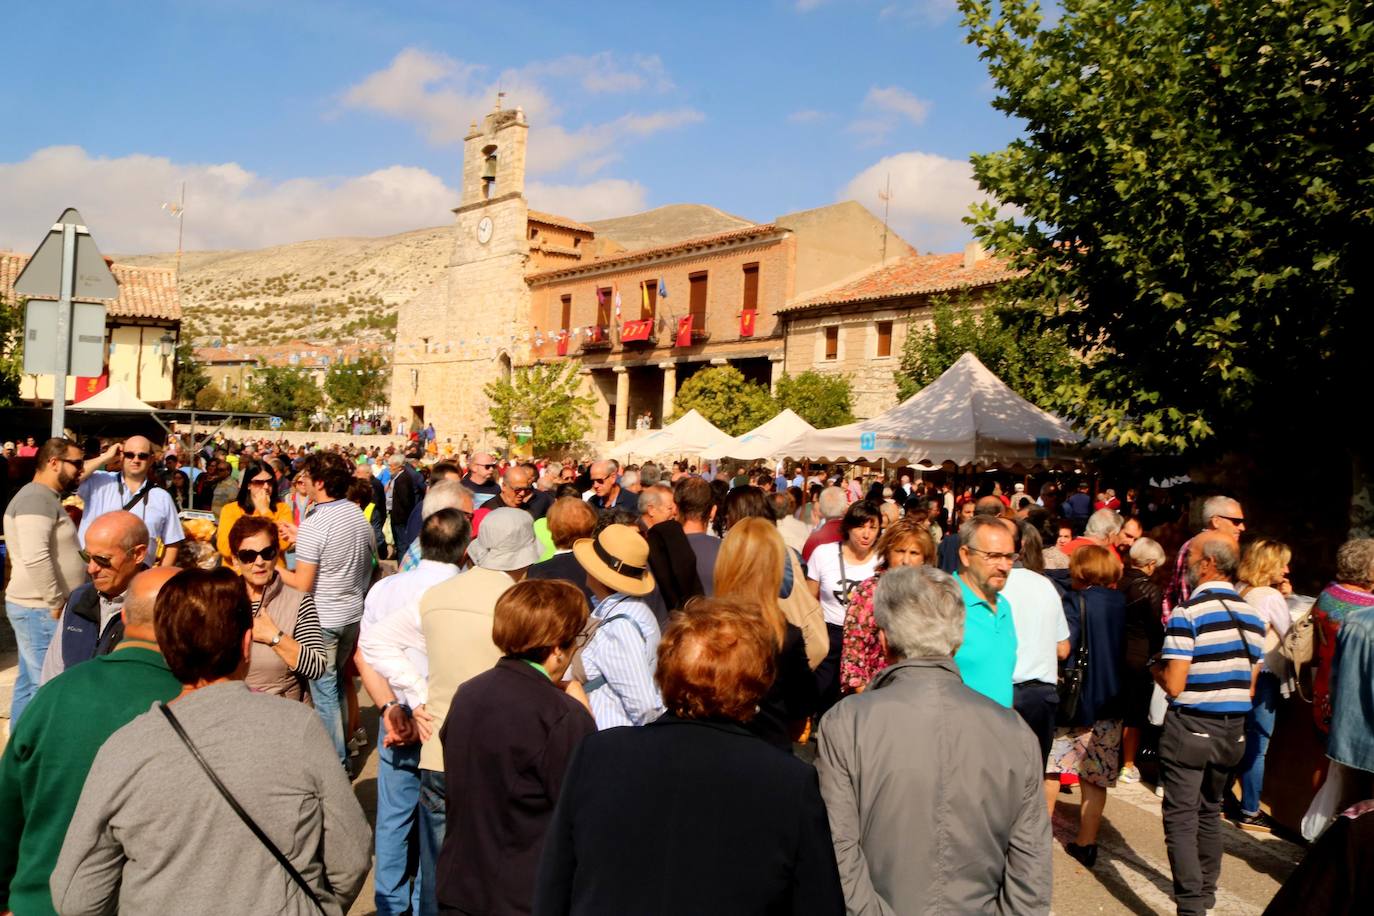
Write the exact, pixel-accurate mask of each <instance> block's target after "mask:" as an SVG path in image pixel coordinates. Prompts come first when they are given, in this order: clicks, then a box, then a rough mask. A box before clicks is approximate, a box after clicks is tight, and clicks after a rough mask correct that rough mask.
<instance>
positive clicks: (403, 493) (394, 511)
mask: <svg viewBox="0 0 1374 916" xmlns="http://www.w3.org/2000/svg"><path fill="white" fill-rule="evenodd" d="M424 498H425V479H424V478H423V477H421V476H420V472H419V471H417V470H415V468H414V467H412V466H411V465H409V464H406V465H402V466H401V473H399V474H397V475H396V477H395V478H394V479H393V480H392V482H391V524H392V525H394V526H396V527H398V528H401V529H404V528H405V523H406V522H407V521H409V520H410V512H411V510H412V509H414V508H415V507H416V506H417V505H419V504H420V500H422V499H424ZM382 505H386V503H385V502H383V503H382ZM397 549H398V550H401V549H404V548H402V547H401V546H400V545H397Z"/></svg>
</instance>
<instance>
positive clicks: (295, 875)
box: [157, 703, 324, 913]
mask: <svg viewBox="0 0 1374 916" xmlns="http://www.w3.org/2000/svg"><path fill="white" fill-rule="evenodd" d="M157 708H158V709H160V710H162V714H163V715H164V716H165V717H166V718H167V722H168V723H169V724H170V725H171V726H172V729H173V730H174V731H175V732H176V733H177V737H178V738H180V739H181V743H182V744H184V745H186V749H187V750H188V751H190V752H191V756H192V757H194V758H196V763H198V764H200V768H201V769H202V770H204V771H205V775H206V776H209V777H210V782H212V783H214V785H215V788H216V789H218V790H219V794H220V795H222V796H224V800H225V801H227V802H228V803H229V807H231V808H233V809H234V813H235V814H237V815H238V816H239V820H241V821H243V823H244V825H245V826H247V828H248V829H249V830H251V831H253V836H255V837H257V838H258V842H260V843H262V845H263V846H264V847H266V849H267V851H268V852H270V853H272V858H274V859H276V860H277V862H278V863H280V864H281V867H282V868H284V869H286V873H287V874H288V875H290V876H291V880H292V881H295V882H296V884H297V886H299V887H300V889H301V890H302V891H304V892H305V895H306V896H307V897H309V898H310V902H311V903H313V904H315V908H316V909H318V910H319V911H320V912H321V913H323V912H324V904H322V903H320V898H319V897H318V896H317V895H316V894H315V891H314V889H313V888H311V886H310V884H309V883H308V882H307V881H306V880H305V878H303V877H301V873H300V872H298V871H296V867H295V866H294V865H292V864H291V860H290V859H288V858H286V856H284V855H282V851H281V850H280V849H278V848H277V846H276V844H275V843H273V842H272V841H271V840H270V839H269V838H268V836H267V834H265V833H263V832H262V828H261V827H259V826H258V825H257V823H256V822H255V821H254V820H253V818H251V817H250V816H249V815H248V812H247V811H244V810H243V806H242V805H240V804H239V803H238V799H236V798H234V796H233V795H232V794H230V792H229V789H228V788H226V787H225V785H224V783H222V782H220V779H219V777H218V776H216V775H215V771H214V770H212V769H210V764H208V763H207V762H206V761H205V758H204V757H202V756H201V754H200V751H199V750H198V749H197V748H196V746H195V745H194V744H193V743H191V739H190V737H189V736H188V735H187V734H186V730H185V729H183V728H182V727H181V723H180V722H178V721H177V717H176V716H174V715H172V710H171V709H169V708H168V707H167V704H166V703H159V704H158V706H157Z"/></svg>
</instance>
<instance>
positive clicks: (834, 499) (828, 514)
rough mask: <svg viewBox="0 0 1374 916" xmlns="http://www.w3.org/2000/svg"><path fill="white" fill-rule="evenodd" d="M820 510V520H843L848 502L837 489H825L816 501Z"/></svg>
mask: <svg viewBox="0 0 1374 916" xmlns="http://www.w3.org/2000/svg"><path fill="white" fill-rule="evenodd" d="M816 502H817V504H818V508H819V509H820V510H821V518H844V513H845V510H847V509H848V508H849V500H848V499H847V498H846V497H845V495H844V491H843V490H841V489H840V488H839V487H826V488H825V489H824V490H822V491H821V495H820V496H819V497H818V498H817V500H816Z"/></svg>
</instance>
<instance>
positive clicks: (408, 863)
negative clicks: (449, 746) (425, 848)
mask: <svg viewBox="0 0 1374 916" xmlns="http://www.w3.org/2000/svg"><path fill="white" fill-rule="evenodd" d="M377 758H378V759H377V834H376V853H377V865H376V870H375V871H374V883H375V885H376V893H375V901H376V904H377V916H403V914H413V916H429V914H432V913H434V912H435V910H436V907H434V906H432V905H431V906H429V907H425V906H423V905H422V899H421V881H420V880H419V878H420V875H419V872H420V868H421V861H420V822H419V821H420V745H418V744H410V745H406V746H405V747H382V748H379V749H378V751H377ZM430 899H431V903H432V900H433V898H432V897H431V898H430Z"/></svg>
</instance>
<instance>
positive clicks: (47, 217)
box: [0, 0, 1017, 254]
mask: <svg viewBox="0 0 1374 916" xmlns="http://www.w3.org/2000/svg"><path fill="white" fill-rule="evenodd" d="M6 32H7V38H8V39H9V40H8V41H7V42H6V45H7V49H6V55H5V62H6V80H7V82H8V83H9V91H8V92H7V99H6V108H7V112H8V118H7V129H6V130H4V131H0V249H10V250H16V251H21V252H30V251H32V250H33V248H34V247H36V245H37V243H38V242H39V241H40V240H41V238H42V236H43V234H44V232H45V230H46V228H47V227H48V226H49V225H50V224H51V222H52V220H53V219H54V218H56V217H57V215H58V214H59V213H61V212H62V210H63V209H64V208H66V207H76V208H77V209H78V210H80V211H81V213H82V215H83V216H84V217H85V219H86V221H87V223H88V225H89V226H90V227H91V230H92V232H93V233H94V237H95V240H96V242H97V244H98V245H99V247H100V248H101V250H102V251H104V252H105V253H123V254H133V253H150V252H161V251H171V250H175V248H176V244H177V221H176V218H175V217H173V216H172V215H171V214H170V213H169V212H168V211H167V210H166V209H165V208H164V206H163V205H164V204H167V203H169V202H173V201H175V200H177V197H178V194H179V188H180V186H181V183H182V182H183V181H184V182H185V184H186V209H185V213H184V232H185V243H184V246H185V249H186V250H188V251H190V250H198V249H218V248H259V247H264V246H268V245H276V244H283V243H287V242H295V241H302V240H306V239H315V238H329V237H337V236H381V235H388V234H391V233H396V232H403V231H406V230H410V229H418V228H422V227H428V226H438V225H446V224H448V223H449V222H450V221H451V219H452V215H451V213H450V210H451V209H452V207H453V206H455V205H456V203H457V200H458V192H457V190H456V189H457V184H458V176H459V174H460V170H461V167H462V137H463V135H464V134H465V133H466V131H467V127H468V125H469V123H470V122H471V121H472V120H473V119H475V118H480V117H482V115H484V114H485V113H486V112H488V111H490V110H491V108H492V105H493V103H494V101H495V99H496V93H497V92H498V91H504V92H505V93H506V99H505V105H506V106H507V107H514V106H516V105H519V106H522V107H523V108H524V110H525V113H526V115H527V120H528V121H529V124H530V138H529V159H528V171H529V173H528V177H527V184H526V194H527V196H528V198H529V200H530V205H531V206H533V207H535V208H537V209H542V210H547V211H552V212H555V213H559V214H562V215H565V216H568V217H572V218H574V219H579V220H593V219H599V218H604V217H610V216H621V215H625V214H627V213H634V212H639V211H642V210H646V209H649V208H652V207H657V206H662V205H665V204H673V203H703V204H710V205H712V206H715V207H718V208H720V209H722V210H725V211H727V212H729V213H733V214H736V215H738V216H742V217H745V218H746V219H750V220H754V221H756V222H767V221H769V220H771V219H773V218H774V217H776V216H779V215H781V214H784V213H789V212H793V211H797V210H804V209H809V208H812V207H819V206H824V205H826V204H829V203H833V202H835V201H839V200H847V199H854V200H858V201H859V202H861V203H863V204H865V205H866V206H868V207H869V208H870V209H871V210H873V211H874V212H875V214H877V215H878V216H880V217H881V216H882V212H883V203H882V201H881V200H880V198H879V192H880V191H881V190H882V188H883V187H884V185H885V184H886V183H887V181H888V179H889V176H890V179H891V188H892V193H891V200H890V208H891V216H890V219H891V222H892V225H893V227H894V228H895V229H896V230H897V231H898V232H899V233H901V234H902V236H903V237H904V238H906V239H907V240H908V241H909V242H911V243H912V244H913V245H915V246H916V247H917V248H918V249H919V250H921V251H954V250H958V249H959V248H960V247H961V246H962V245H964V244H965V243H966V242H967V241H968V240H969V239H970V238H971V234H970V232H969V230H968V228H967V227H966V226H964V225H963V224H962V223H961V218H962V217H963V216H964V215H965V214H966V213H967V210H968V206H969V204H970V203H972V202H973V201H975V200H979V199H981V198H982V196H983V195H982V194H981V193H980V191H979V190H978V188H977V185H976V183H975V182H974V181H973V179H972V173H971V169H970V167H969V164H968V158H969V156H970V154H972V153H975V152H989V151H993V150H996V149H1000V148H1002V147H1004V146H1005V145H1006V144H1007V143H1008V142H1009V141H1010V140H1012V139H1013V138H1014V137H1015V136H1016V135H1017V126H1016V124H1015V123H1014V122H1012V121H1011V120H1009V119H1008V118H1006V117H1005V116H1004V115H1002V114H1001V113H1000V112H997V111H995V110H994V109H993V107H992V100H993V98H994V94H995V90H994V87H993V85H992V83H991V80H990V79H989V77H988V74H987V71H986V68H985V67H984V65H983V64H982V63H981V62H980V61H979V60H978V57H977V52H976V50H975V49H974V48H973V47H971V46H970V45H968V44H967V43H966V42H965V41H964V33H963V30H962V28H961V27H960V25H959V16H958V12H957V10H956V9H955V3H954V0H749V2H745V0H737V2H718V0H694V2H692V3H666V2H664V3H656V2H638V3H630V2H624V3H600V2H593V0H584V2H582V3H579V4H555V3H552V2H517V0H487V2H482V3H477V2H466V0H446V2H441V0H409V2H406V3H390V2H380V0H378V2H371V3H367V2H329V3H326V2H322V0H273V2H257V0H183V2H172V0H167V2H162V0H103V2H86V0H76V2H68V3H66V4H48V3H21V4H14V5H13V8H12V9H10V10H8V11H7V14H6Z"/></svg>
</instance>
